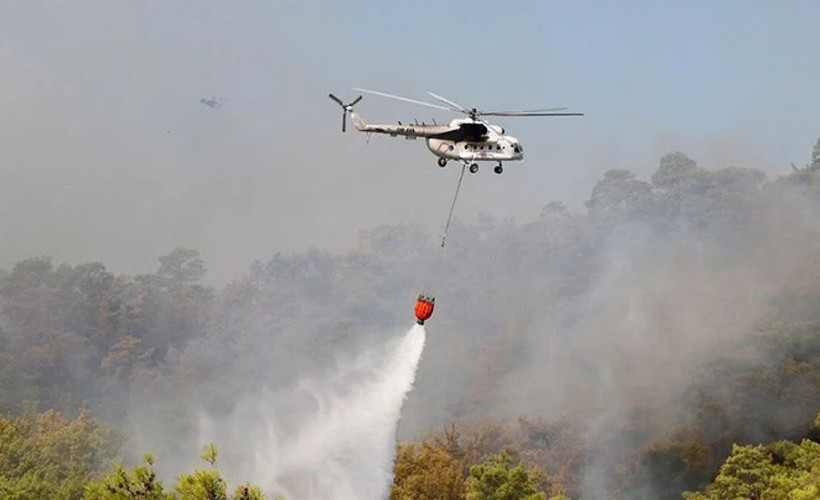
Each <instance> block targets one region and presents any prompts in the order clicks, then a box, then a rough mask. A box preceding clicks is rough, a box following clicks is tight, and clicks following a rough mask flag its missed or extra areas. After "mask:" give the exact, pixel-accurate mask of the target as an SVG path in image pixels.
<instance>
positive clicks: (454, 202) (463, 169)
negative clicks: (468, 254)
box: [441, 163, 467, 248]
mask: <svg viewBox="0 0 820 500" xmlns="http://www.w3.org/2000/svg"><path fill="white" fill-rule="evenodd" d="M466 169H467V164H466V163H465V164H464V165H462V167H461V175H460V176H459V178H458V184H457V185H456V193H455V195H454V196H453V204H452V205H450V214H449V215H448V216H447V224H445V225H444V233H443V234H442V235H441V248H444V241H445V240H446V239H447V231H449V229H450V220H451V219H452V218H453V210H455V208H456V200H458V192H459V190H460V189H461V181H462V180H464V171H465V170H466Z"/></svg>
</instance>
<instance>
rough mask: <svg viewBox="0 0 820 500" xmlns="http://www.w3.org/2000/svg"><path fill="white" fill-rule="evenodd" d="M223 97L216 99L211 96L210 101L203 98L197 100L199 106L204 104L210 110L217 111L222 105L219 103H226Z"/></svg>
mask: <svg viewBox="0 0 820 500" xmlns="http://www.w3.org/2000/svg"><path fill="white" fill-rule="evenodd" d="M226 100H227V99H225V98H224V97H216V96H213V97H211V98H210V99H205V98H204V97H203V98H202V99H200V100H199V102H200V104H204V105H206V106H208V107H209V108H211V109H219V108H220V107H221V106H222V104H221V103H220V102H219V101H226Z"/></svg>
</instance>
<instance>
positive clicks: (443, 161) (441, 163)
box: [438, 158, 447, 168]
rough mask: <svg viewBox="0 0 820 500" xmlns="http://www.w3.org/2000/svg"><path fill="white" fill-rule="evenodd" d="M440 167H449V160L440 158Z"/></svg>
mask: <svg viewBox="0 0 820 500" xmlns="http://www.w3.org/2000/svg"><path fill="white" fill-rule="evenodd" d="M438 166H439V167H441V168H444V167H446V166H447V158H439V159H438Z"/></svg>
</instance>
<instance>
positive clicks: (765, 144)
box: [0, 0, 820, 282]
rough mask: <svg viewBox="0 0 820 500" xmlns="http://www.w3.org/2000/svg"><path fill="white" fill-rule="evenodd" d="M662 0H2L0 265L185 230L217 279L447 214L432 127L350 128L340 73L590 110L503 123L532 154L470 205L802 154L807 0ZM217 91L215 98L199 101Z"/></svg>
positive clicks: (119, 262)
mask: <svg viewBox="0 0 820 500" xmlns="http://www.w3.org/2000/svg"><path fill="white" fill-rule="evenodd" d="M328 3H329V2H328ZM661 3H663V4H668V3H667V2H649V1H647V2H623V1H600V2H571V1H566V2H548V1H531V2H511V3H510V5H509V6H508V5H504V4H502V3H499V2H484V1H475V0H474V1H470V2H449V3H446V4H445V3H443V2H422V1H416V2H382V1H369V0H368V1H358V2H336V3H333V4H330V3H329V4H330V6H325V5H322V4H321V3H319V2H302V1H298V2H297V1H293V2H277V1H261V0H258V1H244V2H205V1H185V2H183V1H168V0H144V1H140V2H111V1H76V2H59V1H53V2H39V1H25V2H24V1H14V0H6V1H2V2H0V106H1V107H2V110H3V112H2V113H0V249H2V250H0V268H8V267H10V266H11V265H13V264H14V263H15V262H17V261H18V260H20V259H22V258H26V257H29V256H32V255H49V256H52V257H54V259H55V261H57V262H63V261H66V262H69V263H71V264H77V263H81V262H87V261H92V260H99V261H101V262H103V263H104V264H106V265H107V266H108V267H109V269H111V270H113V271H115V272H127V273H135V272H148V271H153V270H155V269H156V267H157V265H158V264H157V260H156V259H157V257H158V256H159V255H163V254H166V253H168V252H169V251H171V250H172V249H173V248H175V247H177V246H181V245H182V246H188V247H193V248H196V249H198V250H199V251H200V252H201V254H202V256H203V258H204V259H205V261H206V266H207V268H208V270H209V276H210V279H211V280H213V281H216V282H220V281H223V280H226V279H229V278H231V277H234V276H236V275H238V273H240V272H242V271H243V270H244V269H245V268H246V267H247V265H248V264H249V263H250V262H251V261H252V260H253V259H262V260H266V259H268V258H270V257H271V256H272V255H274V254H275V253H276V252H280V251H285V252H289V251H300V250H304V249H306V248H309V247H318V248H322V249H331V250H340V251H344V250H347V249H349V248H351V247H352V246H353V245H355V241H356V237H357V232H358V231H359V230H361V229H367V228H370V227H373V226H375V225H380V224H393V223H399V222H408V221H418V222H420V223H421V224H423V225H424V226H425V227H426V228H427V229H429V230H430V231H438V230H439V228H440V227H441V226H442V224H443V222H444V218H445V216H446V210H447V208H448V206H449V203H450V199H449V197H450V195H451V191H452V189H453V188H454V185H455V182H456V180H457V177H458V168H457V167H456V166H455V165H451V166H450V168H447V169H443V170H442V169H439V168H438V167H437V166H436V165H435V158H434V157H433V156H432V155H431V154H430V153H429V152H428V151H427V150H426V148H425V146H424V144H423V142H422V141H405V140H403V139H398V138H397V139H390V138H386V137H374V138H373V139H372V140H371V141H370V143H369V144H367V143H366V142H365V138H364V136H363V135H360V134H357V133H352V132H351V133H347V134H344V135H342V134H341V131H340V124H339V121H340V114H341V111H340V109H339V108H338V106H336V104H334V103H333V102H331V101H330V100H329V99H327V96H326V95H327V92H329V91H333V92H334V93H336V94H337V95H339V96H340V97H342V98H352V97H354V96H355V95H356V94H355V93H354V92H353V91H352V90H350V87H353V86H363V87H368V88H375V89H378V90H382V91H385V92H391V93H398V94H403V95H407V96H408V97H413V98H422V99H423V98H424V96H425V92H426V91H428V90H431V91H433V92H437V93H440V94H443V95H445V96H447V97H449V98H451V99H453V100H455V101H456V102H459V103H461V104H464V105H467V106H476V107H479V108H481V107H483V108H519V107H522V108H532V107H547V106H569V107H571V108H572V109H573V110H579V111H584V112H586V113H587V116H585V117H584V118H555V119H549V118H537V119H536V118H519V119H509V120H505V121H501V122H499V123H501V124H503V125H504V126H505V127H506V128H507V131H508V133H511V134H513V135H515V136H517V137H518V138H519V139H520V140H521V141H522V143H523V144H524V146H525V150H526V159H525V161H524V162H523V164H520V165H516V164H510V165H509V166H508V168H507V169H506V170H505V173H504V175H502V176H500V177H499V176H496V175H495V174H493V173H492V171H491V168H490V166H491V165H489V164H485V166H484V168H483V169H482V170H481V171H480V172H479V173H478V174H477V175H475V176H471V177H469V178H468V179H467V182H466V183H465V186H464V190H463V197H462V199H461V202H460V205H459V207H458V210H457V215H458V216H461V217H464V218H470V217H472V216H473V215H474V214H476V213H478V212H480V211H486V212H488V213H490V214H492V215H494V216H495V217H498V218H503V217H506V216H515V217H517V218H520V219H527V218H531V217H533V216H535V215H537V214H538V213H539V211H540V209H541V207H542V206H543V205H545V204H546V203H547V202H549V201H552V200H561V201H564V202H566V203H567V204H568V205H570V206H571V207H573V208H580V207H582V203H583V201H584V200H585V199H586V198H587V197H588V195H589V193H590V191H591V189H592V187H593V185H594V183H595V181H597V179H599V178H600V176H601V175H602V173H603V172H604V171H606V170H607V169H609V168H628V169H631V170H633V171H635V172H636V173H638V174H639V175H641V176H648V175H649V174H650V173H651V172H652V171H653V170H654V169H655V167H656V165H657V162H658V159H659V158H660V156H661V155H662V154H664V153H666V152H669V151H671V150H675V149H679V150H682V151H684V152H686V153H687V154H689V155H690V156H691V157H693V158H694V159H695V160H697V161H698V162H699V163H700V164H701V165H702V166H705V167H707V168H717V167H722V166H728V165H737V166H752V167H757V168H761V169H763V170H764V171H766V172H767V173H768V174H769V175H777V174H779V173H787V172H788V171H789V169H790V167H789V163H790V162H795V163H797V164H799V165H801V164H805V163H806V162H807V161H808V156H809V152H810V150H811V146H812V145H813V144H814V141H815V140H816V139H817V137H818V136H820V115H818V111H817V110H818V109H819V107H818V104H820V102H819V101H818V95H820V94H818V91H817V89H818V83H820V50H818V47H820V30H818V29H817V20H818V19H820V2H816V1H808V0H807V1H801V2H798V1H770V2H759V1H749V0H745V1H741V0H737V1H728V0H723V1H720V2H713V1H709V2H706V1H702V2H680V3H679V5H678V6H669V5H661ZM213 95H216V96H221V97H224V98H225V100H224V101H223V106H222V108H221V109H218V110H211V109H208V108H206V107H204V106H202V105H201V104H200V103H199V102H198V101H199V99H200V98H202V97H209V96H213ZM357 107H358V110H359V111H360V113H361V114H362V115H363V116H364V118H365V119H367V120H369V121H388V122H392V121H394V120H397V119H398V120H408V119H413V118H418V119H424V120H429V119H430V118H436V119H437V120H439V121H440V120H445V119H448V118H452V117H453V115H448V114H447V113H446V112H438V111H435V110H431V109H428V108H420V107H414V106H412V105H408V104H403V103H395V102H391V101H388V100H386V99H382V98H379V97H373V96H367V97H365V99H364V100H363V101H362V102H361V103H360V104H359V105H358V106H357ZM451 237H456V236H455V235H453V236H451Z"/></svg>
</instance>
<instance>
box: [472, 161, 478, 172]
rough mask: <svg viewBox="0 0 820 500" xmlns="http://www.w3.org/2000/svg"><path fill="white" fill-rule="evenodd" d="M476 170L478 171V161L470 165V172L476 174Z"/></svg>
mask: <svg viewBox="0 0 820 500" xmlns="http://www.w3.org/2000/svg"><path fill="white" fill-rule="evenodd" d="M476 172H478V163H473V164H472V165H470V173H471V174H474V173H476Z"/></svg>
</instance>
